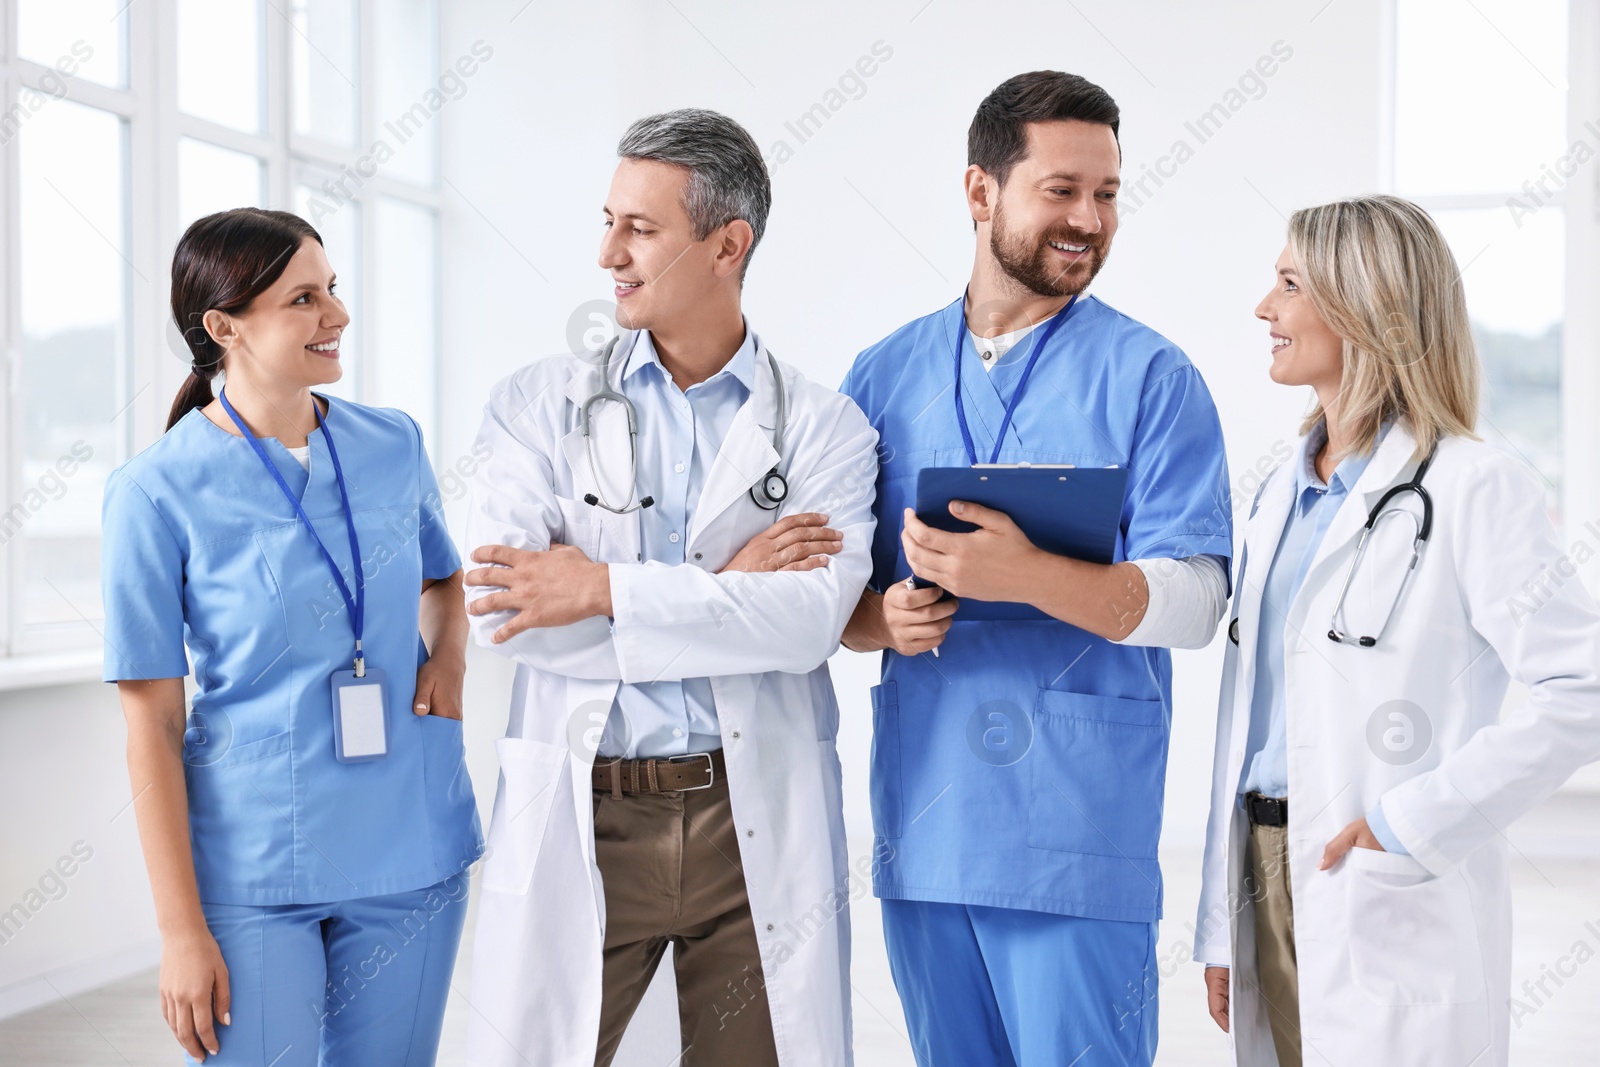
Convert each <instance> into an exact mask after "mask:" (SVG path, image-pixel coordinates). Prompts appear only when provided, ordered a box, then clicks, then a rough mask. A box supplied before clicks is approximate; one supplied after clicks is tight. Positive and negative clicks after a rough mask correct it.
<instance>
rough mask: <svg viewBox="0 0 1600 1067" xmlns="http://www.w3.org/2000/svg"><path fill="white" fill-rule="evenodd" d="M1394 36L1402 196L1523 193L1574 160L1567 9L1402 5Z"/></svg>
mask: <svg viewBox="0 0 1600 1067" xmlns="http://www.w3.org/2000/svg"><path fill="white" fill-rule="evenodd" d="M1396 29H1397V63H1396V67H1395V185H1396V188H1397V189H1399V190H1400V191H1401V192H1402V193H1405V194H1407V195H1413V196H1414V195H1420V194H1448V193H1475V192H1509V191H1513V190H1521V189H1522V183H1523V182H1525V181H1532V182H1537V181H1538V180H1539V178H1540V177H1541V176H1542V175H1543V174H1544V172H1545V168H1546V167H1548V166H1550V165H1552V164H1555V163H1557V161H1558V160H1559V159H1560V157H1561V156H1562V155H1563V153H1565V152H1566V150H1567V144H1566V141H1567V137H1566V116H1567V100H1566V84H1567V6H1566V4H1565V3H1564V2H1562V0H1471V2H1470V3H1469V2H1468V0H1399V4H1398V22H1397V27H1396ZM1547 184H1548V180H1547Z"/></svg>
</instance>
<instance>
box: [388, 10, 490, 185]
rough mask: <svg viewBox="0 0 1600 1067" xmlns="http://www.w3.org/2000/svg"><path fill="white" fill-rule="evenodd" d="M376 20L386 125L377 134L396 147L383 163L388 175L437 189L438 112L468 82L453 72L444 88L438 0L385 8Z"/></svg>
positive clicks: (447, 78) (459, 93) (473, 61)
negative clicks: (437, 28)
mask: <svg viewBox="0 0 1600 1067" xmlns="http://www.w3.org/2000/svg"><path fill="white" fill-rule="evenodd" d="M373 22H374V26H373V32H374V34H375V35H376V37H377V40H376V43H375V47H374V52H375V53H376V55H377V69H376V70H375V71H374V72H373V74H374V78H375V81H376V83H377V84H376V92H377V114H378V121H379V122H380V123H381V124H382V126H381V128H380V129H379V130H378V131H377V135H378V136H379V137H381V138H382V139H383V140H384V142H385V143H386V144H388V145H389V146H390V147H391V148H392V149H394V157H393V158H392V159H390V160H389V161H388V162H386V163H384V165H383V168H384V173H386V174H388V175H391V176H392V177H396V178H402V179H404V180H406V181H413V182H418V183H421V184H424V185H432V184H433V183H434V180H435V175H434V170H435V167H434V160H435V158H436V152H437V145H438V143H439V132H438V123H437V121H436V119H437V117H438V112H439V109H440V108H441V107H442V106H443V104H444V101H445V100H448V99H452V98H455V97H459V96H460V95H462V94H464V93H465V92H466V87H467V82H466V79H465V78H464V77H463V76H462V75H461V73H460V72H459V71H453V72H451V73H450V74H449V75H448V76H446V77H445V80H444V85H443V88H441V87H440V78H441V75H440V70H439V67H440V64H439V57H438V46H437V43H436V38H435V34H434V27H435V26H436V25H437V22H438V19H437V17H436V14H435V11H434V4H433V2H432V0H393V2H392V3H388V4H381V5H379V7H378V9H377V12H376V14H375V16H374V18H373ZM468 62H469V63H470V64H472V65H473V66H475V65H476V63H477V60H476V59H474V58H472V57H470V56H469V57H468ZM468 69H472V67H469V68H468Z"/></svg>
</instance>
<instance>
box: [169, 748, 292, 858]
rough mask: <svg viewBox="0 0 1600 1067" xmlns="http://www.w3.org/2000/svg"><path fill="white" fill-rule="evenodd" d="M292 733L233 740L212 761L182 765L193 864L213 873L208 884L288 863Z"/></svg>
mask: <svg viewBox="0 0 1600 1067" xmlns="http://www.w3.org/2000/svg"><path fill="white" fill-rule="evenodd" d="M291 737H292V735H291V734H290V733H289V732H288V731H285V732H283V733H280V734H273V735H272V736H270V737H264V738H262V739H260V740H259V741H251V742H248V743H246V744H242V745H234V746H233V747H232V748H230V749H229V750H228V752H227V754H226V755H224V756H222V757H221V758H220V759H218V760H216V761H215V762H214V763H189V764H186V765H185V766H184V778H185V782H186V784H187V786H188V789H189V821H190V827H191V832H192V834H193V838H194V841H195V842H196V849H197V851H199V852H200V853H201V854H200V855H198V856H196V860H197V866H203V868H204V869H205V870H207V871H211V872H215V873H214V877H213V880H212V888H228V886H227V885H226V881H227V879H228V878H229V876H230V875H232V876H234V877H235V879H236V881H235V883H234V884H235V885H246V884H248V883H249V879H251V878H253V877H254V876H255V873H256V872H258V871H261V870H274V869H277V868H278V867H281V866H284V865H286V864H287V862H288V860H289V857H290V855H291V854H292V852H293V850H294V844H295V841H294V836H295V835H294V823H293V819H294V774H293V771H292V768H291V767H290V751H289V750H290V740H291ZM216 883H223V884H220V885H219V884H216Z"/></svg>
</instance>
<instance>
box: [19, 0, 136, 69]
mask: <svg viewBox="0 0 1600 1067" xmlns="http://www.w3.org/2000/svg"><path fill="white" fill-rule="evenodd" d="M126 9H127V3H126V0H21V3H20V5H19V6H18V8H17V54H18V55H21V56H23V57H25V58H27V59H31V60H33V61H34V62H36V63H43V64H44V65H45V66H48V67H54V68H55V69H56V70H58V71H61V72H62V73H63V74H74V75H76V76H77V77H80V78H88V79H89V80H90V81H97V82H100V83H101V84H102V85H117V86H121V85H125V84H127V80H128V73H127V71H128V67H127V60H126V55H127V51H126V47H125V41H126V37H125V34H126V33H127V30H126V27H127V19H126V17H125V15H124V13H125V11H126Z"/></svg>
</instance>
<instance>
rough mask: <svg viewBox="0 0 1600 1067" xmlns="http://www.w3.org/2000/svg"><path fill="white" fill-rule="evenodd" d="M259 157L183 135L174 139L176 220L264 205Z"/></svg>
mask: <svg viewBox="0 0 1600 1067" xmlns="http://www.w3.org/2000/svg"><path fill="white" fill-rule="evenodd" d="M261 170H262V168H261V160H259V159H257V158H256V157H255V156H252V155H249V154H247V153H245V152H234V151H232V150H231V149H227V148H218V147H217V146H216V145H214V144H208V143H207V142H205V141H196V140H194V139H193V138H190V137H185V138H184V139H183V140H181V141H179V142H178V222H179V225H180V227H187V226H188V225H189V223H191V222H193V221H194V220H195V219H198V218H200V217H201V216H204V215H210V214H213V213H214V212H218V211H227V210H228V209H229V208H235V207H265V206H266V202H265V201H264V200H263V199H262V196H261Z"/></svg>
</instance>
